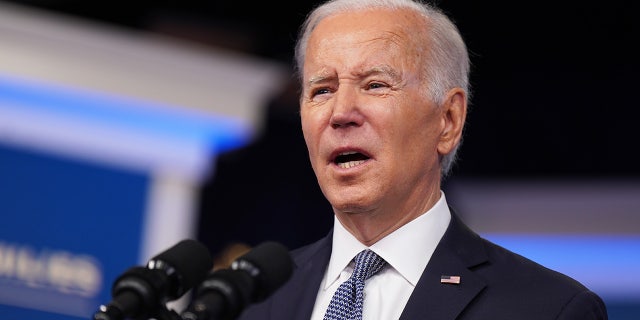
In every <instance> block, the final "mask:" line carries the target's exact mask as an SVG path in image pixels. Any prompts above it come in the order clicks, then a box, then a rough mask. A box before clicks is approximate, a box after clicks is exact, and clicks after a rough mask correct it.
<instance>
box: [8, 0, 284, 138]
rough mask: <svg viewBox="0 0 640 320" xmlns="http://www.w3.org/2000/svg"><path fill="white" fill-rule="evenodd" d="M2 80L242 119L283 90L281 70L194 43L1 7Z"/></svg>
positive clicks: (254, 118) (253, 120)
mask: <svg viewBox="0 0 640 320" xmlns="http://www.w3.org/2000/svg"><path fill="white" fill-rule="evenodd" d="M0 74H5V75H15V76H18V77H26V78H32V79H40V80H45V81H48V82H52V83H59V84H65V85H69V86H74V87H79V88H86V89H92V90H97V91H103V92H107V93H112V94H118V95H123V96H129V97H135V98H141V99H145V100H150V101H152V102H161V103H163V104H166V105H174V106H181V107H184V108H192V109H196V110H204V111H208V112H215V113H217V114H223V115H228V116H232V117H237V118H240V119H244V120H246V121H248V122H249V123H250V124H251V125H252V126H254V127H260V126H261V119H260V118H259V117H258V114H257V113H256V108H257V107H261V106H262V105H263V104H264V100H265V98H266V97H267V96H268V95H270V94H272V93H273V91H274V90H275V89H277V88H279V87H280V86H281V85H282V83H283V80H284V79H285V78H284V77H287V76H288V75H286V74H284V69H283V66H282V65H280V64H278V63H275V62H273V61H266V60H261V59H258V58H256V57H251V56H243V55H240V54H237V53H231V52H227V51H224V50H215V49H213V48H211V47H204V46H198V45H196V44H194V43H188V42H184V41H179V40H177V39H173V38H168V37H161V36H159V35H157V34H151V33H144V32H133V31H131V30H125V29H120V28H116V27H111V26H107V25H99V24H96V23H89V22H87V21H84V20H80V19H73V18H71V17H68V16H62V15H55V14H52V13H49V12H44V11H37V10H34V9H32V8H23V7H20V6H16V5H10V4H8V3H3V2H0Z"/></svg>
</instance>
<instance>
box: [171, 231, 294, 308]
mask: <svg viewBox="0 0 640 320" xmlns="http://www.w3.org/2000/svg"><path fill="white" fill-rule="evenodd" d="M292 272H293V260H292V259H291V256H290V255H289V250H288V249H287V248H286V247H284V246H283V245H281V244H279V243H277V242H265V243H262V244H260V245H258V246H256V247H255V248H254V249H252V250H251V251H249V252H248V253H247V254H245V255H243V256H241V257H240V258H238V259H236V260H235V261H233V263H232V264H231V268H230V269H221V270H217V271H214V272H211V273H210V274H209V276H208V277H207V278H206V280H205V281H203V282H202V284H200V286H198V289H197V290H196V298H195V299H194V300H193V303H191V304H190V305H189V307H188V308H187V310H185V311H184V312H183V313H182V314H181V316H182V319H183V320H233V319H236V318H237V317H238V316H239V315H240V313H241V312H242V310H244V308H246V307H247V306H248V305H249V304H251V303H256V302H261V301H263V300H265V299H266V298H267V297H269V296H270V295H271V294H273V293H274V292H275V291H276V290H277V289H278V288H280V287H281V286H282V285H283V284H284V283H285V282H287V280H289V278H290V277H291V274H292Z"/></svg>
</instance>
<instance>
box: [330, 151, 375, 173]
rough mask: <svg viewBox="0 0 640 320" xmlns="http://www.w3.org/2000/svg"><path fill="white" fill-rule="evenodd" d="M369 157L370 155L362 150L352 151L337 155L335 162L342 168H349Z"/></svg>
mask: <svg viewBox="0 0 640 320" xmlns="http://www.w3.org/2000/svg"><path fill="white" fill-rule="evenodd" d="M368 159H369V157H367V156H366V155H364V154H362V153H360V152H355V151H350V152H343V153H341V154H339V155H337V156H336V158H335V159H333V163H335V164H336V165H337V166H338V167H340V168H343V169H348V168H353V167H355V166H357V165H360V164H362V163H364V162H365V161H367V160H368Z"/></svg>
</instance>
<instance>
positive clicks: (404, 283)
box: [311, 191, 451, 320]
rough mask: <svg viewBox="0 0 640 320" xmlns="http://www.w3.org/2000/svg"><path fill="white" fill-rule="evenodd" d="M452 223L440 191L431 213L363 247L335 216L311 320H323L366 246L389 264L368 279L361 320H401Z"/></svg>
mask: <svg viewBox="0 0 640 320" xmlns="http://www.w3.org/2000/svg"><path fill="white" fill-rule="evenodd" d="M450 220H451V213H450V212H449V207H448V205H447V200H446V198H445V196H444V192H442V191H441V192H440V199H439V200H438V202H436V204H435V205H434V206H433V207H432V208H431V209H429V211H427V212H426V213H424V214H422V215H421V216H419V217H417V218H416V219H414V220H413V221H411V222H409V223H407V224H406V225H404V226H402V227H400V228H399V229H398V230H396V231H394V232H393V233H391V234H389V235H388V236H386V237H384V238H383V239H381V240H379V241H378V242H376V243H375V244H373V245H372V246H371V247H367V246H365V245H363V244H362V243H361V242H359V241H358V240H357V239H356V238H355V237H354V236H353V235H352V234H351V233H349V232H348V231H347V230H346V229H345V228H344V227H343V226H342V224H341V223H340V221H339V220H338V219H337V218H335V217H334V228H333V229H334V230H333V249H332V251H331V259H330V260H329V266H328V268H327V270H326V272H325V275H324V278H323V280H322V283H321V284H320V289H319V291H318V296H317V298H316V304H315V306H314V309H313V313H312V314H311V320H322V319H323V317H324V314H325V311H326V310H327V307H328V306H329V303H330V302H331V298H332V297H333V294H334V292H335V291H336V290H337V289H338V287H339V286H340V284H341V283H342V282H344V281H346V280H347V279H348V278H349V276H351V273H352V272H353V267H354V264H355V263H354V262H353V261H352V260H353V258H354V257H355V256H356V254H358V253H359V252H360V251H362V250H364V249H367V248H369V249H371V250H373V251H374V252H375V253H376V254H378V255H379V256H380V257H382V258H383V259H384V260H385V261H387V265H386V266H385V267H384V268H383V269H382V270H381V271H380V272H378V273H377V274H376V275H374V276H373V277H371V278H369V279H368V280H367V281H366V284H365V288H364V310H363V312H362V317H363V319H364V320H376V319H379V320H393V319H399V318H400V315H401V314H402V311H403V310H404V306H405V305H406V304H407V301H408V300H409V296H411V293H412V292H413V289H414V288H415V286H416V284H417V283H418V280H419V279H420V276H421V275H422V272H423V271H424V269H425V267H426V266H427V263H429V259H431V255H432V254H433V252H434V251H435V249H436V246H437V245H438V242H439V241H440V238H442V235H443V234H444V232H445V231H446V229H447V226H448V225H449V221H450Z"/></svg>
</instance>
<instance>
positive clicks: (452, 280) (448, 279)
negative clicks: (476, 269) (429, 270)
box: [440, 275, 460, 284]
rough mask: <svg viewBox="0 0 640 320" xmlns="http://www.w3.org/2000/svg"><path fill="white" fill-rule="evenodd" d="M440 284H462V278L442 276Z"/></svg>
mask: <svg viewBox="0 0 640 320" xmlns="http://www.w3.org/2000/svg"><path fill="white" fill-rule="evenodd" d="M440 283H448V284H460V276H447V275H441V276H440Z"/></svg>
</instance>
